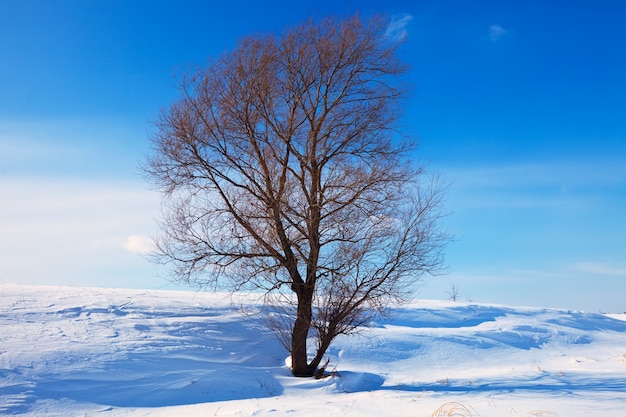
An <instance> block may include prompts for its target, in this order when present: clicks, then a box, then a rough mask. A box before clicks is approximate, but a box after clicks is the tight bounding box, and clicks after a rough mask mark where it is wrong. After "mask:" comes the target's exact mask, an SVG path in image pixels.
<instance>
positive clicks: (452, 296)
mask: <svg viewBox="0 0 626 417" xmlns="http://www.w3.org/2000/svg"><path fill="white" fill-rule="evenodd" d="M458 298H459V286H458V285H456V284H454V283H452V284H451V288H450V291H448V299H449V300H452V301H454V302H455V303H456V300H457V299H458Z"/></svg>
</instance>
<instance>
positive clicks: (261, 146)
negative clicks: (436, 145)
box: [145, 15, 446, 376]
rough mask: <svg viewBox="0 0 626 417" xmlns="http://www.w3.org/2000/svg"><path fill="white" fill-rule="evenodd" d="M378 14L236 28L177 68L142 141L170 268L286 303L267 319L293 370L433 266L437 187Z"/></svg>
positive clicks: (305, 367) (438, 239)
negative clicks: (404, 122) (274, 30)
mask: <svg viewBox="0 0 626 417" xmlns="http://www.w3.org/2000/svg"><path fill="white" fill-rule="evenodd" d="M387 24H388V21H387V20H386V19H385V18H384V17H381V16H377V17H374V18H372V19H368V20H365V19H363V18H362V17H360V16H358V15H357V16H352V17H349V18H345V19H339V18H327V19H323V20H320V21H313V20H311V21H307V22H304V23H302V24H300V25H298V26H295V27H292V28H288V29H287V30H285V32H284V33H283V34H282V35H262V36H261V35H257V36H251V37H248V38H245V39H243V40H242V41H241V42H240V43H239V44H238V46H237V47H236V48H235V49H234V50H233V51H231V52H228V53H226V54H224V55H223V56H221V57H219V58H218V59H216V60H214V61H212V62H211V63H210V64H208V65H207V66H205V67H202V68H200V69H198V70H197V71H195V72H194V73H193V74H191V75H188V76H186V77H183V78H182V80H181V83H180V87H181V97H180V99H179V100H178V101H177V102H175V103H174V104H172V105H171V106H170V107H169V108H168V109H166V110H164V111H163V112H162V114H161V115H160V117H159V119H158V121H157V123H156V129H155V133H154V135H153V137H152V141H153V145H154V152H153V154H152V155H151V157H150V158H149V160H148V163H147V165H146V168H145V169H146V172H147V174H148V176H149V178H150V179H151V180H152V181H153V182H154V184H156V186H157V187H158V188H159V189H160V190H161V191H162V192H163V194H164V219H163V221H162V223H161V229H162V232H163V233H162V235H161V236H160V237H159V238H157V242H156V243H157V248H158V249H157V256H158V259H159V260H160V261H162V262H164V263H167V264H169V265H170V266H171V267H172V272H173V276H174V278H175V279H177V280H180V281H183V282H187V283H189V284H195V285H210V284H214V285H217V286H221V285H228V286H229V287H230V288H232V289H235V290H239V289H263V290H265V291H267V293H268V294H275V295H277V296H278V297H277V298H278V299H280V300H282V301H284V302H286V303H287V304H286V305H287V308H286V309H284V310H281V312H280V313H281V314H282V315H281V316H280V318H279V319H278V320H275V321H274V323H275V324H276V323H278V324H280V326H279V327H281V326H284V327H281V329H282V332H283V333H282V334H283V336H284V338H283V340H284V341H285V344H286V346H287V348H288V349H289V350H290V352H291V357H292V371H293V373H294V375H296V376H310V375H313V374H314V372H315V370H316V369H317V368H318V367H319V365H320V362H321V361H322V359H323V356H324V354H325V352H326V350H327V348H328V347H329V345H330V343H331V342H332V340H333V339H334V338H335V337H336V336H337V335H339V334H348V333H350V332H352V331H354V330H355V329H357V328H358V327H359V326H361V325H363V324H367V322H368V321H369V319H370V318H371V315H372V314H375V313H376V312H381V311H384V309H385V307H386V306H388V305H389V303H395V302H398V301H401V300H403V299H404V298H405V297H406V296H407V295H408V294H409V293H410V292H411V290H412V289H413V286H414V284H415V282H417V281H419V280H420V279H421V277H423V275H424V274H426V273H433V272H435V271H437V270H438V269H439V268H440V266H441V262H442V248H443V245H444V242H445V240H446V236H445V234H444V233H442V232H441V231H440V230H439V227H438V220H439V218H440V216H441V211H440V208H441V199H442V195H443V194H442V193H443V188H442V187H441V184H440V183H439V181H437V179H436V177H433V176H428V175H426V174H425V173H424V170H423V167H421V166H418V165H416V163H415V162H414V161H413V160H412V159H411V155H412V151H413V150H414V146H413V143H412V141H411V140H410V138H406V137H404V135H402V134H401V131H400V129H399V119H400V116H401V115H402V106H403V105H404V104H405V101H406V98H407V94H406V93H407V88H406V86H405V85H404V84H403V83H402V81H401V80H402V77H401V76H402V75H403V74H404V73H405V72H406V70H407V68H406V65H404V64H403V63H402V62H401V61H400V60H399V59H398V58H397V51H396V50H397V48H398V44H397V43H396V42H395V41H394V40H393V39H390V38H389V37H388V36H386V28H387ZM291 302H293V304H291ZM311 335H313V336H315V339H316V342H317V343H316V348H315V350H314V351H312V354H311V355H309V353H311V352H309V349H308V344H307V339H308V338H309V337H310V336H311Z"/></svg>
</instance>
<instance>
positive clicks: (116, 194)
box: [0, 178, 160, 287]
mask: <svg viewBox="0 0 626 417" xmlns="http://www.w3.org/2000/svg"><path fill="white" fill-rule="evenodd" d="M0 196H1V198H2V204H0V230H1V231H2V232H1V235H2V238H1V239H0V265H1V266H2V269H1V270H0V275H1V276H0V279H3V280H4V281H6V282H14V283H22V284H31V283H34V284H50V285H63V284H72V285H96V286H112V287H115V286H140V285H141V281H142V280H143V281H144V284H143V285H144V286H146V285H147V286H150V283H151V282H153V281H154V282H155V284H154V285H158V284H159V283H160V282H159V280H158V279H156V278H155V276H156V274H155V267H154V265H152V264H150V262H148V261H147V260H146V259H144V258H142V257H141V256H138V255H137V254H138V253H142V252H143V251H145V250H146V249H147V248H148V246H147V244H146V240H147V239H146V238H142V236H150V235H152V234H154V232H155V228H156V223H155V220H154V219H155V218H156V217H157V216H158V215H159V212H160V202H159V195H158V194H157V193H156V192H153V191H148V190H147V189H146V186H145V185H144V184H143V183H142V182H137V183H127V182H103V181H79V180H50V179H43V178H30V179H25V178H21V179H15V178H4V179H3V178H0ZM129 251H131V252H132V253H131V252H129Z"/></svg>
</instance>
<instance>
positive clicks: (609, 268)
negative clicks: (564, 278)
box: [573, 262, 626, 277]
mask: <svg viewBox="0 0 626 417" xmlns="http://www.w3.org/2000/svg"><path fill="white" fill-rule="evenodd" d="M573 269H574V270H575V271H579V272H585V273H589V274H594V275H610V276H624V277H626V266H619V265H615V264H610V263H603V262H579V263H577V264H575V265H574V266H573Z"/></svg>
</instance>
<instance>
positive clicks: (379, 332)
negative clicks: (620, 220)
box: [0, 285, 626, 417]
mask: <svg viewBox="0 0 626 417" xmlns="http://www.w3.org/2000/svg"><path fill="white" fill-rule="evenodd" d="M623 319H624V316H620V315H614V316H610V317H609V316H607V315H601V314H590V313H583V312H578V311H565V310H555V309H539V308H522V307H510V306H500V305H481V304H469V303H452V302H444V301H419V300H418V301H416V302H415V303H414V304H412V305H409V306H404V307H400V308H397V309H395V310H393V311H391V314H390V315H389V317H388V318H385V319H380V320H379V321H378V322H376V323H373V327H372V328H371V329H364V330H363V331H362V332H361V333H360V334H358V335H356V336H350V337H340V338H338V339H337V340H336V342H335V343H334V344H333V346H331V348H330V350H329V352H328V357H329V359H330V366H329V371H330V372H331V373H332V376H331V377H329V378H326V379H323V380H314V379H299V378H293V377H291V376H290V372H289V369H288V368H287V367H286V365H285V362H286V357H287V353H286V352H285V351H284V349H283V348H282V347H281V345H280V344H279V343H278V342H277V341H276V339H275V338H274V336H273V335H272V334H271V332H270V331H269V330H268V329H267V327H266V323H265V315H264V314H263V313H261V312H260V310H259V309H258V307H257V306H256V305H255V301H254V298H253V297H243V296H237V297H233V296H230V295H227V294H212V293H198V292H182V291H139V290H120V289H94V288H89V289H88V288H75V287H36V286H32V287H31V286H17V285H0V326H1V329H2V332H0V415H37V416H75V415H89V416H91V415H97V416H196V415H197V416H235V415H241V416H251V415H256V416H264V415H267V416H291V417H297V416H325V417H330V416H364V415H371V416H437V415H461V416H469V415H471V416H494V417H495V416H561V417H575V416H612V417H615V416H626V394H625V393H626V321H623ZM453 412H456V413H457V414H452V413H453Z"/></svg>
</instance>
